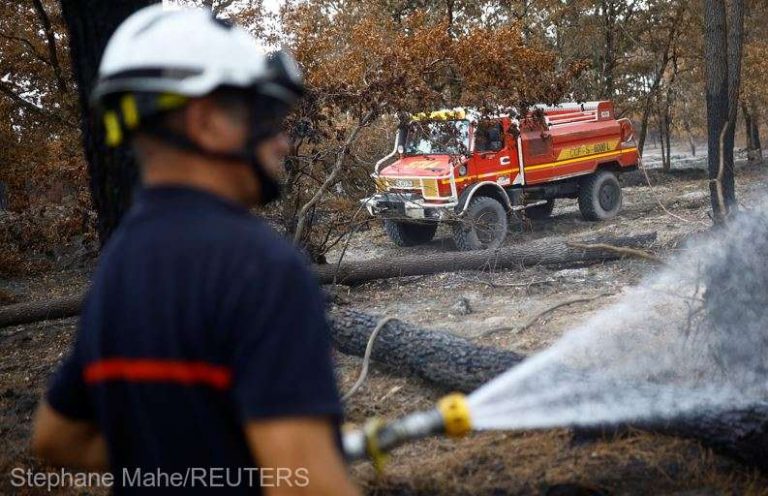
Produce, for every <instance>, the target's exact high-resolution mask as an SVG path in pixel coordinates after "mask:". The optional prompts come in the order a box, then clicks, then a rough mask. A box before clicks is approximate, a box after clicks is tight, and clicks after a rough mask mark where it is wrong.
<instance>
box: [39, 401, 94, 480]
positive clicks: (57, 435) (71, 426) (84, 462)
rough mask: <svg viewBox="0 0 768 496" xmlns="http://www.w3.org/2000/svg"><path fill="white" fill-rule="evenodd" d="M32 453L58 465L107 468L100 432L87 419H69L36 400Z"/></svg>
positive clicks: (84, 468) (86, 468)
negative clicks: (38, 403)
mask: <svg viewBox="0 0 768 496" xmlns="http://www.w3.org/2000/svg"><path fill="white" fill-rule="evenodd" d="M31 444H32V453H34V455H35V456H37V457H39V458H42V459H43V460H45V461H46V462H48V463H51V464H53V465H59V466H66V467H72V468H79V469H83V470H93V471H99V472H103V471H106V470H108V468H109V461H108V457H107V445H106V443H105V442H104V436H102V435H101V433H100V432H99V430H98V428H97V427H96V426H95V425H93V424H91V423H90V422H85V421H79V420H73V419H70V418H68V417H65V416H63V415H61V414H60V413H58V412H57V411H56V410H54V409H53V408H51V406H50V405H49V404H48V402H47V401H45V400H43V401H41V402H40V406H39V407H38V408H37V413H36V414H35V421H34V426H33V428H32V443H31Z"/></svg>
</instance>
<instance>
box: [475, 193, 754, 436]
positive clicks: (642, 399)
mask: <svg viewBox="0 0 768 496" xmlns="http://www.w3.org/2000/svg"><path fill="white" fill-rule="evenodd" d="M767 207H768V205H765V204H764V205H761V206H760V207H759V208H758V209H756V210H755V211H753V212H751V213H743V214H741V215H740V216H739V217H738V218H737V219H735V220H734V221H733V222H732V223H731V224H729V226H728V227H727V228H725V229H722V230H719V231H717V232H714V233H712V234H711V235H710V236H708V239H707V240H705V241H701V242H698V243H689V245H688V246H687V247H686V248H685V250H683V251H682V253H681V254H680V255H679V256H677V257H676V258H675V259H674V260H673V261H672V262H671V263H670V264H669V265H668V266H667V267H666V268H665V269H663V270H662V271H661V272H660V273H659V274H657V275H655V276H652V277H650V278H648V279H647V280H646V281H644V282H643V283H642V284H641V285H639V287H637V288H634V289H631V290H629V291H627V292H626V293H625V294H624V295H623V297H622V298H621V301H619V302H618V303H617V304H615V305H612V306H611V307H609V308H607V309H605V310H602V311H600V312H599V313H598V314H596V315H595V316H593V317H592V318H590V319H589V320H588V321H587V322H586V323H584V324H583V325H580V326H578V327H576V328H575V329H572V330H571V331H569V332H567V333H566V334H565V335H564V336H563V338H562V339H560V340H559V341H558V342H557V343H555V344H554V345H553V346H552V347H551V348H549V349H547V350H545V351H543V352H541V353H539V354H537V355H535V356H533V357H531V358H529V359H528V360H526V361H525V362H523V363H522V364H521V365H519V366H517V367H514V368H513V369H510V370H509V371H507V372H506V373H504V374H502V375H501V376H499V377H497V378H496V379H494V380H492V381H491V382H489V383H488V384H486V385H484V386H482V387H481V388H479V389H478V390H476V391H475V392H473V393H472V394H471V395H470V396H469V406H470V411H471V412H472V424H473V427H474V428H476V429H479V430H484V429H529V428H546V427H556V426H570V425H580V426H589V425H598V424H604V423H619V422H628V421H638V420H655V419H663V418H671V417H675V416H679V415H684V414H689V413H704V412H706V411H715V410H721V409H731V408H739V407H745V406H749V405H752V404H754V403H756V402H759V401H765V400H766V399H767V398H768V208H767Z"/></svg>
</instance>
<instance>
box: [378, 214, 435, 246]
mask: <svg viewBox="0 0 768 496" xmlns="http://www.w3.org/2000/svg"><path fill="white" fill-rule="evenodd" d="M384 230H385V231H386V232H387V235H388V236H389V239H391V240H392V241H394V243H395V244H396V245H397V246H416V245H422V244H424V243H429V242H430V241H432V238H434V237H435V232H436V231H437V223H436V222H431V223H429V224H417V223H415V222H401V221H397V220H389V219H385V220H384Z"/></svg>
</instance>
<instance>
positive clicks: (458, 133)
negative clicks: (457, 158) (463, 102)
mask: <svg viewBox="0 0 768 496" xmlns="http://www.w3.org/2000/svg"><path fill="white" fill-rule="evenodd" d="M468 143H469V121H424V122H412V123H411V124H410V125H409V126H408V137H407V138H406V140H405V154H406V155H429V154H435V155H436V154H446V155H466V154H467V150H468Z"/></svg>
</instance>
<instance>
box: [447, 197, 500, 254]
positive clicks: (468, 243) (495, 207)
mask: <svg viewBox="0 0 768 496" xmlns="http://www.w3.org/2000/svg"><path fill="white" fill-rule="evenodd" d="M506 237H507V212H506V210H505V209H504V206H503V205H502V204H501V203H499V202H498V201H497V200H495V199H493V198H491V197H488V196H477V197H475V198H473V199H472V201H471V202H470V203H469V207H467V210H466V212H465V213H464V217H462V218H461V220H460V221H459V222H457V223H456V224H454V226H453V240H454V242H455V243H456V247H457V248H458V249H459V250H461V251H471V250H492V249H494V248H498V247H499V246H501V243H503V242H504V238H506Z"/></svg>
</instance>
